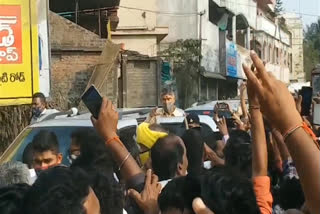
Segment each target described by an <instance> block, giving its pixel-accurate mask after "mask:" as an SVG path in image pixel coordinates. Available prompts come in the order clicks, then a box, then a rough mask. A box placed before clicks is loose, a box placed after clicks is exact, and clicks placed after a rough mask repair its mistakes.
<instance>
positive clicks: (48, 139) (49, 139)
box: [32, 130, 59, 154]
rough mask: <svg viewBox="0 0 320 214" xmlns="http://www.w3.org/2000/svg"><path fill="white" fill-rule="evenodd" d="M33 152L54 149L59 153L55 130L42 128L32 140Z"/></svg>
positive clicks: (53, 150)
mask: <svg viewBox="0 0 320 214" xmlns="http://www.w3.org/2000/svg"><path fill="white" fill-rule="evenodd" d="M32 151H33V152H40V153H42V152H45V151H52V152H53V153H55V154H58V153H59V143H58V138H57V136H56V134H55V133H54V132H51V131H47V130H41V131H40V132H39V133H38V134H37V135H35V136H34V137H33V140H32Z"/></svg>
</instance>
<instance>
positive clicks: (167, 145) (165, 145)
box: [151, 135, 184, 181]
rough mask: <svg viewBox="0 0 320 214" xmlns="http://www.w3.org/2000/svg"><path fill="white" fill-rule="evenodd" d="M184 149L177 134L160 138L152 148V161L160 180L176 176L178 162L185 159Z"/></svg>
mask: <svg viewBox="0 0 320 214" xmlns="http://www.w3.org/2000/svg"><path fill="white" fill-rule="evenodd" d="M183 154H184V149H183V147H182V145H181V144H180V142H179V138H178V137H177V136H175V135H169V136H167V137H164V138H160V139H158V140H157V142H156V143H155V144H154V145H153V147H152V148H151V162H152V169H153V171H154V173H155V174H156V175H157V176H158V177H159V180H160V181H161V180H167V179H170V178H173V177H175V175H176V172H177V166H178V163H182V161H183Z"/></svg>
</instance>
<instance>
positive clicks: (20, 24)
mask: <svg viewBox="0 0 320 214" xmlns="http://www.w3.org/2000/svg"><path fill="white" fill-rule="evenodd" d="M36 2H37V1H33V0H31V1H29V0H0V106H9V105H21V104H29V103H31V98H32V95H33V93H35V92H38V91H39V47H38V18H37V11H36V10H37V5H36Z"/></svg>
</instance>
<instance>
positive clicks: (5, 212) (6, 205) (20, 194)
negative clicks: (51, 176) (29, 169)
mask: <svg viewBox="0 0 320 214" xmlns="http://www.w3.org/2000/svg"><path fill="white" fill-rule="evenodd" d="M29 188H30V186H29V185H28V184H14V185H10V186H6V187H3V188H1V189H0V213H1V214H22V213H24V212H23V209H22V206H23V198H24V195H25V194H26V192H27V191H28V190H29Z"/></svg>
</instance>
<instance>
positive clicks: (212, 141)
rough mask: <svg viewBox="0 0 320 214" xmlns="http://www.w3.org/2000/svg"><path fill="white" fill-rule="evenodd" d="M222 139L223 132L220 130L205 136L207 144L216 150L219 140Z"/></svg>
mask: <svg viewBox="0 0 320 214" xmlns="http://www.w3.org/2000/svg"><path fill="white" fill-rule="evenodd" d="M218 140H222V134H220V133H219V132H213V133H210V134H209V135H208V136H206V137H205V138H204V141H205V142H206V144H207V145H208V146H209V147H210V148H211V149H212V150H213V151H215V150H216V149H217V141H218Z"/></svg>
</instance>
